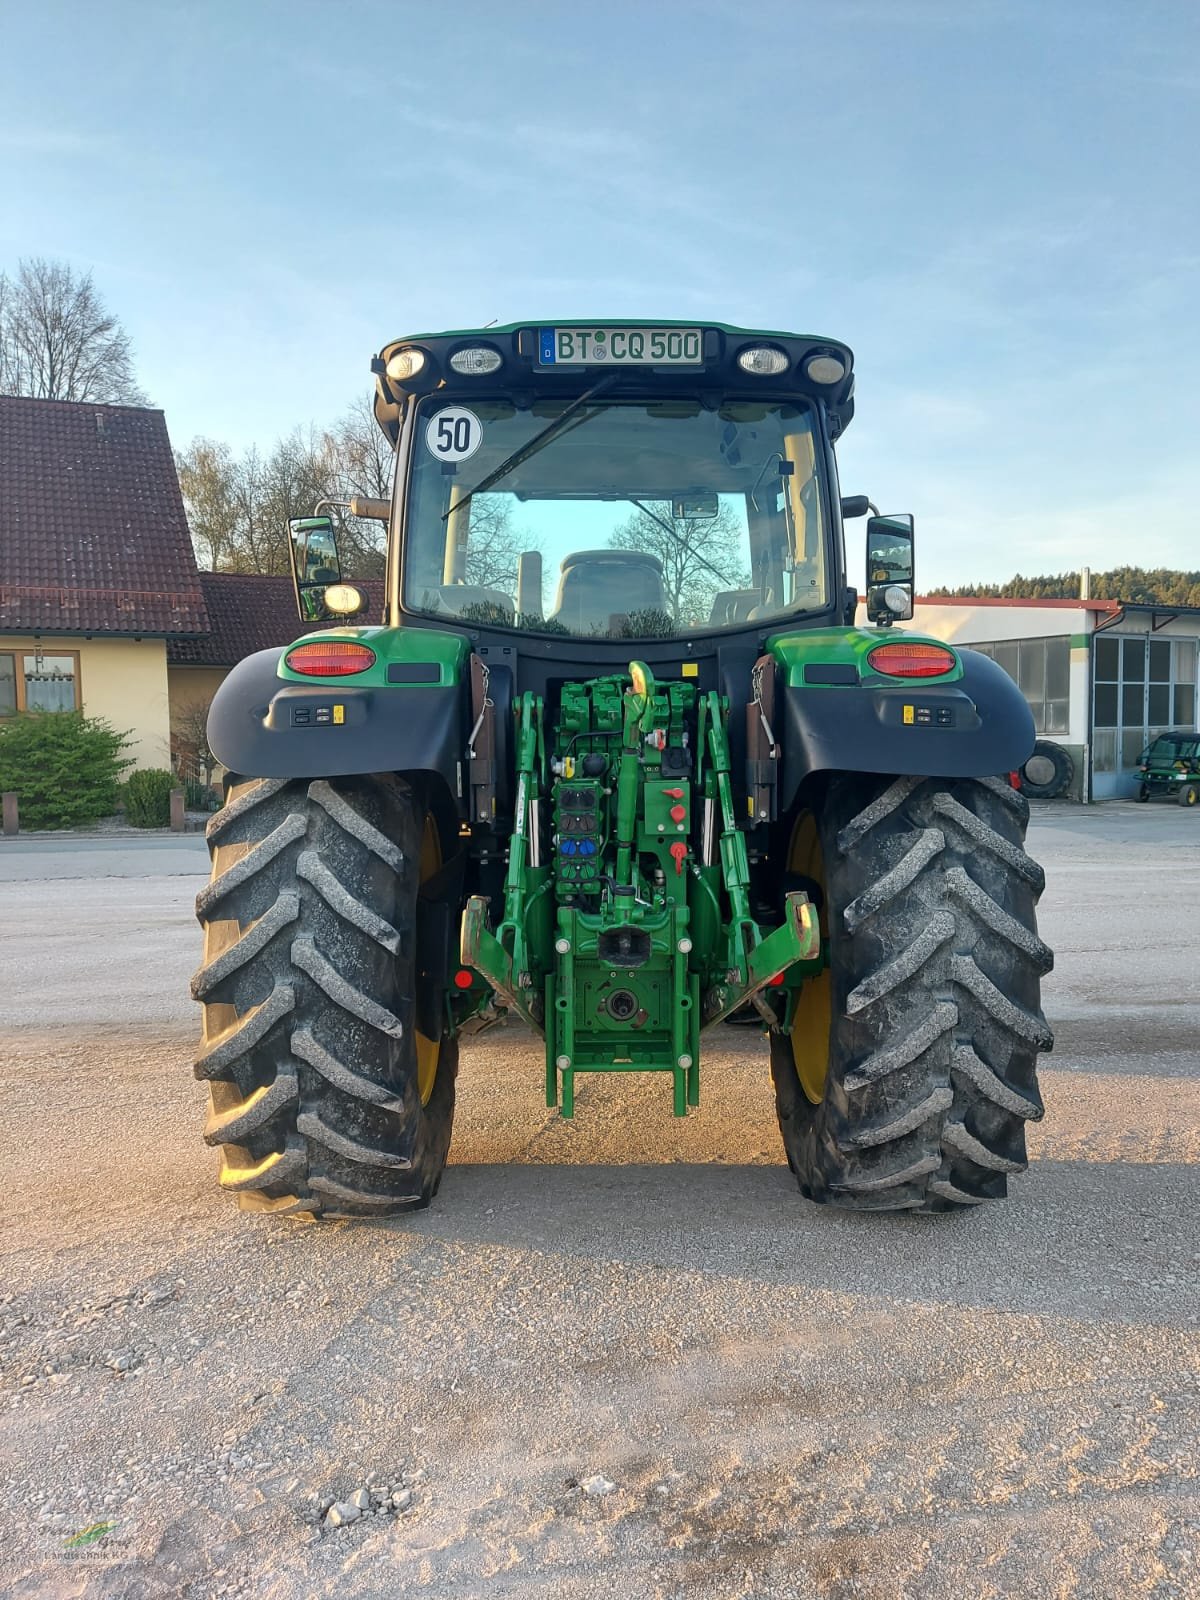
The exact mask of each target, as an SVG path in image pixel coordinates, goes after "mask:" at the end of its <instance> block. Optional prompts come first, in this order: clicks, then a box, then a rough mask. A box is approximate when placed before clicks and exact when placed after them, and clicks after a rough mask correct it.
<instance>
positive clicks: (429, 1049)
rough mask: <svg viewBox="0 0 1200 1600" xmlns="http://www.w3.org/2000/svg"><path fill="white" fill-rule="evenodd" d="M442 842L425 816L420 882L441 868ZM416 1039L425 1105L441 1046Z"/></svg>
mask: <svg viewBox="0 0 1200 1600" xmlns="http://www.w3.org/2000/svg"><path fill="white" fill-rule="evenodd" d="M441 865H442V844H441V840H440V839H439V838H438V831H437V826H436V824H435V823H434V820H433V818H432V817H426V818H425V832H424V833H423V834H422V835H421V861H420V867H419V872H418V875H419V877H420V881H421V882H422V883H426V882H427V881H428V880H429V879H430V878H432V877H433V875H434V874H435V873H436V872H437V871H438V870H439V869H440V868H441ZM415 1036H416V1041H417V1091H418V1093H419V1094H420V1096H421V1104H422V1105H423V1106H427V1105H428V1104H429V1097H430V1096H431V1095H432V1093H433V1086H434V1084H435V1082H436V1081H437V1069H438V1060H439V1058H440V1056H441V1053H442V1047H441V1044H440V1042H439V1041H438V1040H437V1039H428V1038H426V1036H425V1035H424V1034H423V1033H422V1032H421V1030H420V1029H419V1028H418V1029H416V1030H415Z"/></svg>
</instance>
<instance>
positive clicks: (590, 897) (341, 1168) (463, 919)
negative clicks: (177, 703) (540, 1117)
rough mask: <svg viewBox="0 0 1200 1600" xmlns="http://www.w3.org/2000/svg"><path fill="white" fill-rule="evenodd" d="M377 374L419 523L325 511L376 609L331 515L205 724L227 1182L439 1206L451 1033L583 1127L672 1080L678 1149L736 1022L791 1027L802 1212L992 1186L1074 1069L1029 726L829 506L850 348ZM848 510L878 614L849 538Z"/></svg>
mask: <svg viewBox="0 0 1200 1600" xmlns="http://www.w3.org/2000/svg"><path fill="white" fill-rule="evenodd" d="M372 370H373V372H374V375H375V390H376V394H375V414H376V417H377V419H378V422H379V426H380V427H381V428H382V429H383V431H384V433H385V434H386V436H387V438H388V440H389V441H390V443H391V446H392V448H393V449H394V451H395V456H396V463H395V484H394V491H393V494H392V498H391V500H390V502H386V501H379V500H370V501H364V500H362V499H356V500H354V501H353V502H349V503H348V505H347V508H346V509H348V510H349V511H350V512H351V513H353V514H355V515H358V516H367V517H375V518H378V519H380V520H383V521H385V522H386V523H387V527H388V545H387V585H386V601H385V606H384V611H383V616H382V618H381V619H379V620H378V621H377V622H375V623H373V624H370V625H367V624H364V623H363V622H361V621H358V620H355V619H356V618H357V617H358V616H359V614H360V613H361V610H362V607H363V600H362V596H361V594H360V592H359V591H358V590H357V589H356V588H355V587H354V586H353V585H352V584H351V583H347V582H344V581H343V578H342V572H341V563H340V559H339V555H338V548H337V537H336V535H337V526H338V524H337V521H336V518H334V517H333V516H313V517H311V518H306V519H304V520H301V521H298V522H296V523H294V524H293V525H292V530H291V532H292V549H293V558H294V570H295V578H296V592H297V601H298V605H299V609H300V615H301V617H302V619H304V620H305V621H308V622H310V623H312V624H313V629H314V631H311V632H310V633H308V634H307V635H306V636H304V637H303V638H301V639H300V640H299V641H298V642H297V643H295V644H293V645H291V646H290V647H288V648H285V649H278V650H266V651H262V652H260V653H258V654H257V655H253V656H250V657H249V658H248V659H246V660H245V661H243V662H242V663H241V664H240V665H239V666H238V667H237V668H236V669H235V670H234V671H233V672H232V673H231V674H230V675H229V677H228V679H227V680H226V681H225V683H224V684H223V685H222V687H221V689H220V691H219V693H218V695H217V697H216V701H215V703H214V706H213V710H212V715H211V721H210V727H209V737H210V742H211V745H212V749H213V750H214V752H215V753H216V755H217V756H218V758H219V759H220V761H221V762H222V763H223V764H224V765H225V766H226V767H227V768H228V769H229V774H230V776H229V779H228V789H227V796H226V802H225V806H224V809H223V810H222V811H220V812H219V813H218V814H217V815H216V816H215V817H214V819H213V821H212V824H211V826H210V828H209V842H210V845H211V850H212V867H213V870H212V879H211V882H210V883H209V885H208V887H207V888H206V889H205V890H204V891H203V893H202V894H201V895H200V897H199V901H198V905H197V910H198V914H199V917H200V921H201V923H202V924H203V926H204V941H205V943H204V960H203V965H202V966H201V968H200V970H199V972H198V974H197V976H196V979H195V981H194V993H195V996H196V998H197V999H198V1000H200V1001H201V1002H202V1003H203V1005H204V1031H203V1044H202V1050H201V1054H200V1058H199V1061H198V1063H197V1067H196V1071H197V1074H198V1075H199V1076H200V1077H201V1078H204V1079H207V1080H208V1082H209V1084H210V1087H211V1096H212V1103H211V1111H210V1113H209V1117H208V1122H207V1125H206V1128H205V1138H206V1139H207V1140H208V1142H209V1143H210V1144H213V1145H219V1146H220V1147H221V1176H220V1181H221V1184H222V1186H223V1187H224V1188H225V1189H227V1190H228V1191H229V1192H231V1193H232V1194H235V1195H236V1196H237V1197H238V1199H239V1201H240V1202H241V1204H242V1205H244V1206H248V1207H251V1208H254V1209H260V1210H270V1211H302V1212H317V1213H327V1214H337V1215H347V1214H350V1215H355V1214H357V1215H372V1216H378V1215H382V1214H386V1213H389V1212H393V1211H398V1210H401V1209H404V1208H406V1207H415V1206H423V1205H426V1204H428V1202H429V1201H430V1199H431V1198H432V1196H433V1195H434V1194H435V1193H436V1191H437V1188H438V1184H439V1181H440V1179H441V1176H442V1172H443V1168H444V1167H445V1163H446V1155H447V1151H448V1149H449V1145H450V1131H451V1120H452V1117H453V1112H454V1086H455V1074H456V1072H457V1068H458V1051H459V1039H460V1037H461V1036H462V1035H464V1034H467V1033H470V1032H472V1031H478V1030H481V1029H483V1028H486V1027H487V1026H489V1025H490V1024H492V1023H493V1022H495V1021H497V1020H499V1019H501V1018H503V1017H508V1018H512V1019H518V1020H520V1021H523V1022H524V1023H525V1024H527V1025H528V1026H529V1027H530V1028H531V1029H532V1030H533V1031H534V1033H535V1034H536V1035H538V1036H540V1037H541V1038H542V1039H543V1040H544V1041H545V1061H544V1071H545V1090H546V1101H547V1104H548V1105H549V1106H551V1107H557V1108H558V1111H559V1113H561V1115H562V1116H564V1117H570V1116H572V1115H574V1113H575V1110H576V1103H577V1099H578V1098H579V1097H580V1089H581V1082H586V1076H587V1074H589V1073H597V1072H605V1073H612V1072H641V1073H658V1074H660V1075H661V1076H662V1078H663V1080H664V1083H663V1090H664V1094H669V1095H670V1098H671V1104H672V1106H673V1108H674V1112H675V1114H676V1115H677V1116H684V1115H685V1114H686V1113H687V1112H688V1110H689V1109H690V1108H691V1107H694V1106H696V1105H698V1104H699V1101H700V1097H701V1093H702V1089H703V1081H704V1069H703V1059H704V1044H703V1041H704V1039H705V1037H706V1036H710V1037H711V1034H710V1033H709V1030H711V1029H713V1028H715V1027H718V1026H720V1025H723V1024H735V1025H739V1026H740V1031H736V1032H735V1031H732V1030H731V1031H729V1032H727V1033H726V1035H725V1042H726V1044H727V1045H728V1043H729V1041H731V1040H732V1041H735V1042H736V1041H738V1040H741V1041H744V1042H745V1044H746V1048H747V1049H748V1050H754V1051H755V1052H757V1051H759V1050H761V1048H762V1047H761V1045H760V1044H758V1043H756V1042H754V1040H753V1037H752V1030H754V1029H757V1030H759V1031H760V1032H761V1033H762V1034H765V1036H766V1042H767V1047H768V1048H767V1050H766V1051H763V1055H764V1058H765V1057H766V1056H767V1054H768V1053H769V1059H770V1066H771V1073H772V1076H773V1079H774V1089H775V1101H776V1107H777V1111H778V1117H779V1126H780V1129H781V1131H782V1135H783V1146H784V1150H785V1152H786V1155H787V1160H788V1163H789V1165H790V1166H791V1169H792V1171H793V1172H794V1173H795V1175H796V1178H797V1180H798V1182H799V1185H800V1189H801V1191H802V1192H803V1193H804V1194H805V1195H806V1196H808V1198H809V1199H811V1200H815V1201H820V1202H826V1203H830V1204H834V1205H840V1206H846V1207H853V1208H856V1209H860V1210H899V1209H907V1210H913V1211H951V1210H954V1209H957V1208H959V1207H963V1206H974V1205H977V1204H979V1203H980V1202H981V1201H985V1200H989V1199H996V1198H999V1197H1000V1196H1002V1195H1003V1194H1004V1193H1005V1187H1006V1183H1007V1179H1008V1175H1009V1173H1012V1172H1017V1171H1019V1170H1020V1169H1021V1168H1023V1167H1024V1166H1025V1137H1024V1128H1025V1122H1026V1120H1027V1119H1029V1118H1031V1117H1033V1118H1036V1117H1040V1116H1041V1114H1042V1104H1041V1100H1040V1099H1039V1096H1038V1088H1037V1081H1036V1076H1035V1065H1036V1058H1037V1054H1038V1052H1039V1051H1041V1050H1047V1049H1049V1048H1050V1043H1051V1039H1050V1033H1049V1031H1048V1029H1047V1027H1046V1023H1045V1021H1044V1019H1043V1017H1042V1014H1041V1011H1040V1009H1039V980H1040V978H1041V976H1042V974H1044V973H1045V972H1047V971H1048V970H1049V968H1050V965H1051V954H1050V951H1049V950H1048V949H1047V948H1046V946H1045V945H1044V944H1043V943H1042V941H1041V940H1040V939H1039V938H1038V935H1037V932H1036V929H1035V923H1034V906H1035V903H1036V901H1037V898H1038V895H1039V893H1040V891H1041V888H1042V872H1041V870H1040V868H1039V867H1038V866H1037V865H1036V864H1035V863H1034V862H1033V861H1032V860H1031V859H1030V857H1029V856H1028V855H1027V854H1026V853H1025V849H1024V845H1023V840H1024V834H1025V824H1026V819H1027V809H1026V805H1025V802H1024V800H1023V799H1022V798H1021V796H1020V794H1019V793H1018V792H1017V791H1016V790H1015V788H1014V787H1013V786H1012V784H1011V783H1010V781H1009V774H1010V773H1012V772H1013V771H1014V770H1015V769H1017V768H1019V767H1020V766H1021V765H1022V763H1023V762H1024V761H1025V760H1026V759H1027V758H1028V756H1029V754H1030V752H1031V750H1032V749H1033V744H1034V727H1033V722H1032V720H1031V717H1030V714H1029V711H1028V709H1027V707H1026V704H1025V702H1024V700H1023V698H1022V697H1021V695H1020V694H1019V692H1018V691H1017V689H1016V687H1015V686H1014V684H1013V683H1012V681H1011V680H1010V679H1009V678H1008V677H1007V675H1006V674H1005V673H1004V672H1003V671H1002V670H1001V668H999V667H998V666H996V665H995V664H994V663H993V662H992V661H990V660H988V659H986V658H985V657H983V656H980V655H977V654H974V653H972V652H971V651H969V650H957V649H951V648H949V647H948V646H947V645H945V644H943V643H940V642H938V641H937V640H935V639H927V638H922V637H920V636H919V635H917V634H914V633H912V632H907V631H904V630H902V629H899V628H897V627H896V626H895V623H897V622H898V621H903V620H904V619H905V618H907V617H910V616H911V614H912V604H913V592H914V591H913V531H912V519H911V518H910V517H907V516H903V517H901V516H879V515H877V514H874V507H873V506H871V505H870V503H869V502H868V500H867V499H866V497H864V496H850V497H843V496H842V495H841V493H840V490H839V487H838V476H837V465H836V460H835V445H836V442H837V440H838V438H839V437H840V435H841V434H842V432H843V430H844V429H845V428H846V426H847V424H848V423H849V422H850V420H851V417H852V415H853V412H854V400H853V373H852V357H851V353H850V351H849V350H848V349H847V348H846V347H845V346H844V345H842V344H839V343H837V342H836V341H834V340H830V339H818V338H810V337H804V336H801V335H797V334H787V333H764V332H756V331H752V330H748V329H744V328H735V327H729V326H726V325H723V324H716V323H713V324H706V325H704V326H695V325H684V324H680V323H658V324H650V323H624V324H621V325H619V326H618V325H607V324H606V325H598V324H595V323H558V324H556V325H554V326H543V325H540V324H537V323H514V324H512V325H510V326H506V327H492V328H487V329H482V330H465V331H459V332H453V333H438V334H430V335H419V336H414V337H411V338H406V339H401V340H398V341H396V342H395V343H393V344H389V345H387V346H385V347H384V349H383V350H382V352H381V353H380V355H379V356H378V358H377V359H376V360H375V361H374V362H373V363H372ZM333 509H335V510H336V509H337V508H333ZM869 513H870V515H869V520H868V521H867V523H866V583H865V588H864V592H863V594H862V596H861V597H860V595H859V594H858V593H857V592H856V589H855V588H852V587H851V586H850V583H849V582H848V579H847V570H848V569H847V558H846V548H845V543H844V539H843V527H844V524H845V523H846V522H847V521H848V520H849V519H852V518H858V517H866V516H868V514H869ZM339 514H340V513H339ZM860 605H861V607H862V610H863V613H864V619H863V620H861V621H860V620H858V612H859V608H860ZM747 1021H748V1022H749V1023H750V1029H749V1030H748V1029H746V1028H745V1027H744V1026H742V1025H744V1024H745V1023H746V1022H747ZM474 1064H476V1065H477V1068H478V1070H481V1071H485V1070H486V1046H485V1044H483V1043H481V1044H480V1045H479V1046H478V1048H477V1050H476V1053H475V1056H474ZM583 1098H584V1101H585V1104H584V1105H583V1106H581V1108H580V1109H581V1110H583V1111H586V1096H584V1097H583Z"/></svg>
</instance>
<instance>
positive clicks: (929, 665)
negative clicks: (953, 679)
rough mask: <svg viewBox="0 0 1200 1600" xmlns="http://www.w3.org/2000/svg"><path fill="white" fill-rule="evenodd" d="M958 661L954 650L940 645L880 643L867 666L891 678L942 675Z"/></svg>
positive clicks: (870, 654) (871, 653)
mask: <svg viewBox="0 0 1200 1600" xmlns="http://www.w3.org/2000/svg"><path fill="white" fill-rule="evenodd" d="M954 663H955V655H954V652H953V650H947V649H946V647H945V646H944V645H940V644H915V643H914V644H907V643H905V644H900V643H896V644H877V645H876V646H875V648H874V650H868V652H867V665H868V666H869V667H870V668H871V669H872V670H873V671H875V672H886V673H887V675H888V677H889V678H940V677H941V675H942V673H944V672H953V671H954Z"/></svg>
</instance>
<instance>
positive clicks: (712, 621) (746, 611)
mask: <svg viewBox="0 0 1200 1600" xmlns="http://www.w3.org/2000/svg"><path fill="white" fill-rule="evenodd" d="M761 601H762V591H761V590H760V589H722V590H721V592H720V594H718V595H717V596H716V597H715V598H714V600H713V603H712V610H711V611H710V612H709V614H708V623H709V627H711V628H728V627H732V626H733V624H734V623H737V622H745V621H746V620H747V618H748V617H749V616H750V613H751V612H752V611H753V610H754V608H755V607H756V606H757V605H759V604H760V603H761Z"/></svg>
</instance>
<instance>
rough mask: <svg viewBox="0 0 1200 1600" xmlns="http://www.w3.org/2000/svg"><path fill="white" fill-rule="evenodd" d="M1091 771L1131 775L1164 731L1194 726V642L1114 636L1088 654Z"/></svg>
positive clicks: (1097, 640) (1103, 641)
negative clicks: (1092, 768) (1142, 756)
mask: <svg viewBox="0 0 1200 1600" xmlns="http://www.w3.org/2000/svg"><path fill="white" fill-rule="evenodd" d="M1092 661H1093V678H1094V688H1093V691H1092V726H1093V729H1094V734H1093V766H1094V767H1095V770H1096V771H1097V772H1118V771H1125V772H1129V771H1132V770H1133V768H1134V767H1136V766H1137V763H1138V757H1139V756H1140V755H1141V753H1142V751H1143V750H1144V749H1145V748H1146V746H1147V745H1148V744H1150V743H1151V742H1152V741H1153V740H1154V739H1156V738H1157V737H1158V735H1159V734H1160V733H1165V732H1166V731H1167V729H1169V728H1186V729H1188V730H1189V731H1190V730H1191V729H1192V728H1194V727H1195V725H1196V641H1195V640H1194V639H1154V638H1149V639H1148V638H1146V637H1145V635H1141V636H1137V637H1135V636H1133V635H1129V634H1124V635H1122V634H1114V635H1112V636H1111V637H1107V638H1100V639H1096V640H1095V642H1094V650H1093V656H1092Z"/></svg>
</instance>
